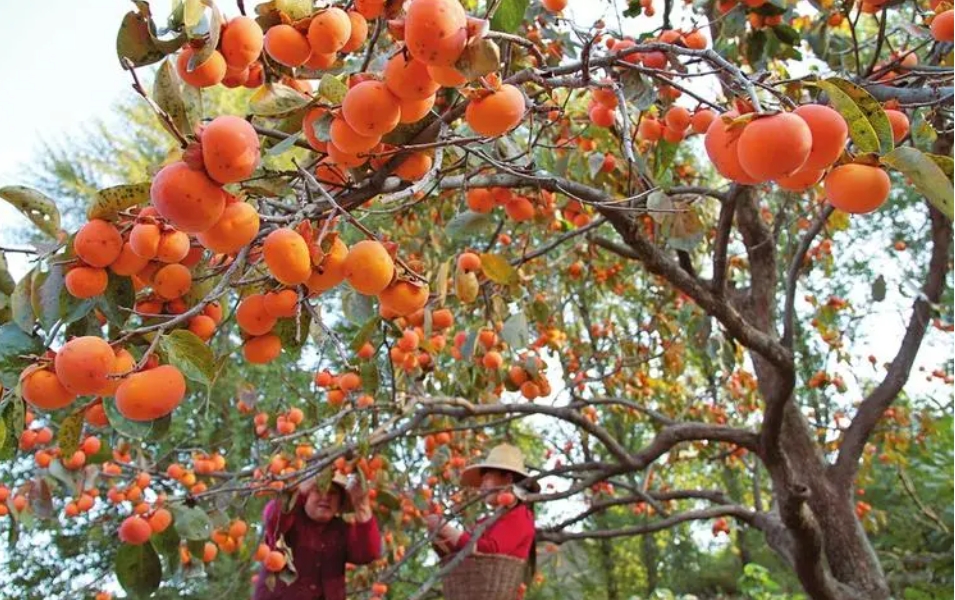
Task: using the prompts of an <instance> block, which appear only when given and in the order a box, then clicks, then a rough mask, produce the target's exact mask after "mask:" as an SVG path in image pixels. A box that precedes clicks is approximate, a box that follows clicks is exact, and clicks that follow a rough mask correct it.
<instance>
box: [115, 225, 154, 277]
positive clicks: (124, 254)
mask: <svg viewBox="0 0 955 600" xmlns="http://www.w3.org/2000/svg"><path fill="white" fill-rule="evenodd" d="M130 234H132V232H130ZM147 263H149V260H148V259H145V258H142V257H141V256H139V255H138V254H136V252H134V251H133V247H132V244H130V243H129V242H124V243H123V248H122V249H121V250H120V252H119V256H118V257H117V258H116V260H114V261H113V262H112V263H110V265H109V270H110V271H112V272H113V273H116V274H117V275H122V276H124V277H129V276H130V275H134V274H136V273H138V272H140V271H141V270H142V269H143V267H145V266H146V264H147Z"/></svg>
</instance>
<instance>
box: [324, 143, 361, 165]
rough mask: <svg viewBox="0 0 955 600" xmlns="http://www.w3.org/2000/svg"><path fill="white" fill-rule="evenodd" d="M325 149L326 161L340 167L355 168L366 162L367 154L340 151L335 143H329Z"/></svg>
mask: <svg viewBox="0 0 955 600" xmlns="http://www.w3.org/2000/svg"><path fill="white" fill-rule="evenodd" d="M327 151H328V162H329V163H331V164H333V165H336V166H337V167H339V168H341V169H357V168H358V167H360V166H362V165H363V164H365V163H366V162H368V156H367V155H358V154H349V153H348V152H344V151H342V150H341V149H340V148H339V147H338V146H336V145H335V144H329V145H328V148H327Z"/></svg>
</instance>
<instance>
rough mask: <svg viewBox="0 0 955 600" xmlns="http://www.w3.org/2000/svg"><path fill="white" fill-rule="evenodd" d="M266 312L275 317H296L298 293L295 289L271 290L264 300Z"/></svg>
mask: <svg viewBox="0 0 955 600" xmlns="http://www.w3.org/2000/svg"><path fill="white" fill-rule="evenodd" d="M263 304H264V306H265V312H267V313H269V314H270V315H272V316H273V317H276V318H283V317H294V316H295V312H296V307H297V306H298V293H297V292H296V291H295V290H279V291H277V292H269V293H267V294H266V295H265V298H264V300H263Z"/></svg>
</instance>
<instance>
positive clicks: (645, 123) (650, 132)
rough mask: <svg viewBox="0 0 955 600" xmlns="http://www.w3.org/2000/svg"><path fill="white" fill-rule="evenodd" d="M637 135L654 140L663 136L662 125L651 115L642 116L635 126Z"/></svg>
mask: <svg viewBox="0 0 955 600" xmlns="http://www.w3.org/2000/svg"><path fill="white" fill-rule="evenodd" d="M637 137H638V138H640V139H641V140H646V141H648V142H656V141H657V140H659V139H660V138H661V137H663V125H661V124H660V121H658V120H656V119H654V118H652V117H644V118H643V119H642V120H641V121H640V126H639V127H638V128H637Z"/></svg>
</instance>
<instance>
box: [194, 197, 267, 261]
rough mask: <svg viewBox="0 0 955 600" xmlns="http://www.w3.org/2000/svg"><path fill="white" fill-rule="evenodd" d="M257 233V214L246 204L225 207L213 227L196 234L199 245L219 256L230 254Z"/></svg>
mask: <svg viewBox="0 0 955 600" xmlns="http://www.w3.org/2000/svg"><path fill="white" fill-rule="evenodd" d="M258 233H259V213H258V211H257V210H255V208H254V207H253V206H252V205H251V204H249V203H247V202H231V203H229V204H227V205H226V207H225V210H224V211H223V212H222V216H221V217H219V220H218V221H216V223H215V225H213V226H212V227H210V228H209V229H206V230H205V231H203V232H201V233H198V234H196V239H198V240H199V243H200V244H202V245H203V246H205V247H206V248H208V249H209V250H212V251H213V252H216V253H219V254H232V253H233V252H237V251H238V250H239V249H241V248H242V247H243V246H245V245H246V244H248V243H249V242H251V241H252V240H254V239H255V236H256V235H257V234H258Z"/></svg>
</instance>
